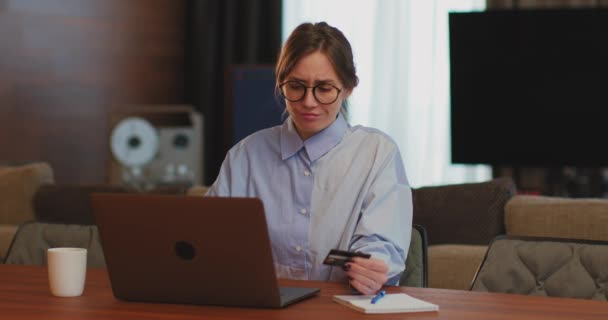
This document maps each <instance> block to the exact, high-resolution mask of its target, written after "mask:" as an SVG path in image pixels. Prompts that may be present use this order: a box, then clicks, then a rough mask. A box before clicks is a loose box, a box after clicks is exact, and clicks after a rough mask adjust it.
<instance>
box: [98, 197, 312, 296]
mask: <svg viewBox="0 0 608 320" xmlns="http://www.w3.org/2000/svg"><path fill="white" fill-rule="evenodd" d="M91 201H92V207H93V212H94V214H95V219H96V223H97V226H98V228H99V235H100V240H101V244H102V247H103V251H104V255H105V259H106V266H107V269H108V274H109V276H110V282H111V285H112V291H113V293H114V295H115V296H116V297H117V298H119V299H123V300H129V301H141V302H160V303H181V304H204V305H222V306H241V307H275V308H279V307H284V306H286V305H288V304H289V303H291V302H295V301H298V300H301V299H304V298H306V297H309V296H312V295H314V294H315V293H317V292H319V289H316V288H293V289H289V288H282V289H280V288H279V285H278V281H277V278H276V274H275V270H274V264H273V259H272V252H271V247H270V240H269V236H268V228H267V225H266V218H265V214H264V206H263V204H262V202H261V201H260V200H259V199H256V198H220V197H193V196H175V195H150V194H147V195H142V194H107V193H106V194H93V195H92V196H91ZM282 291H283V292H282ZM294 292H295V293H294ZM288 297H289V299H287V298H288Z"/></svg>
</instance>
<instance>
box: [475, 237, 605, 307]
mask: <svg viewBox="0 0 608 320" xmlns="http://www.w3.org/2000/svg"><path fill="white" fill-rule="evenodd" d="M606 283H608V242H599V241H598V242H591V241H583V240H556V239H552V238H531V237H526V238H516V237H504V236H503V237H501V238H498V239H496V240H495V241H494V242H493V243H492V244H491V246H490V249H489V250H488V255H487V257H486V258H485V260H484V262H483V265H482V267H481V269H480V270H479V274H478V275H477V278H476V279H475V283H474V284H473V287H472V290H475V291H490V292H505V293H516V294H525V295H537V296H550V297H568V298H578V299H593V300H601V301H606V300H608V286H606Z"/></svg>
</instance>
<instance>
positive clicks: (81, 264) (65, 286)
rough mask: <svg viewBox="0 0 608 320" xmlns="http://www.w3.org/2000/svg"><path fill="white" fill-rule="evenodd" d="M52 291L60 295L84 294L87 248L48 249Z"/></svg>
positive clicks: (74, 295) (73, 295)
mask: <svg viewBox="0 0 608 320" xmlns="http://www.w3.org/2000/svg"><path fill="white" fill-rule="evenodd" d="M47 266H48V273H49V287H50V289H51V293H52V294H53V295H55V296H58V297H76V296H80V295H82V292H83V291H84V283H85V279H86V274H87V249H83V248H51V249H48V250H47Z"/></svg>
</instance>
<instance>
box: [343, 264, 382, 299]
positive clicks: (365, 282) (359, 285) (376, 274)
mask: <svg viewBox="0 0 608 320" xmlns="http://www.w3.org/2000/svg"><path fill="white" fill-rule="evenodd" d="M346 266H347V267H346V268H345V271H346V275H347V276H348V277H349V279H350V283H351V285H352V286H353V287H354V288H355V289H357V290H358V291H359V292H361V293H364V294H374V293H376V292H377V291H378V290H380V289H381V288H382V286H383V285H384V283H386V281H387V277H386V273H387V272H388V266H387V265H386V263H385V262H384V261H383V260H380V259H373V258H372V259H363V258H354V259H353V261H352V262H349V263H347V264H346Z"/></svg>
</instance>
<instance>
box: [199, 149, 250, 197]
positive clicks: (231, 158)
mask: <svg viewBox="0 0 608 320" xmlns="http://www.w3.org/2000/svg"><path fill="white" fill-rule="evenodd" d="M237 147H238V146H235V147H234V148H232V149H231V150H230V151H228V153H227V154H226V158H225V159H224V162H222V167H221V168H220V172H219V174H218V176H217V178H216V179H215V182H214V183H213V184H212V185H211V187H209V190H208V191H207V194H206V196H210V197H237V196H242V193H243V190H244V189H245V186H246V184H247V181H246V177H247V173H246V168H247V166H246V165H245V163H244V160H243V159H242V158H243V156H242V153H243V152H242V150H240V149H237Z"/></svg>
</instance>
